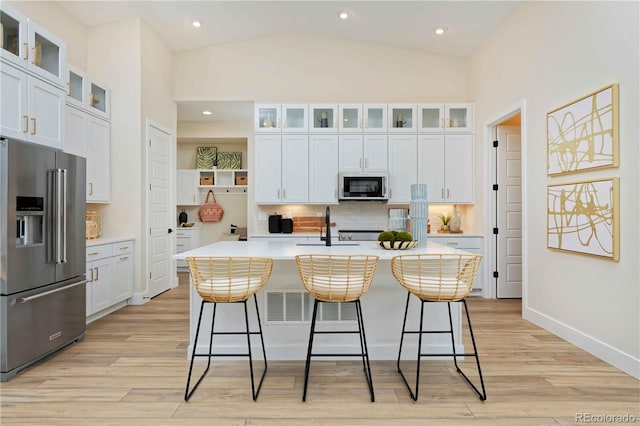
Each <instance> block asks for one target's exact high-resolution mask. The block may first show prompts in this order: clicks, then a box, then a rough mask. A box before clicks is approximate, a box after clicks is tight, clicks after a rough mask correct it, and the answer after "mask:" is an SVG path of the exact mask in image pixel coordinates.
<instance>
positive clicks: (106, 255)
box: [86, 240, 133, 323]
mask: <svg viewBox="0 0 640 426" xmlns="http://www.w3.org/2000/svg"><path fill="white" fill-rule="evenodd" d="M86 256H87V287H86V288H87V304H86V307H87V312H86V314H87V323H89V322H92V321H95V320H97V319H98V318H101V317H103V316H105V315H108V314H110V313H111V312H114V311H116V310H118V309H120V308H121V307H123V306H125V305H126V304H127V302H126V301H127V299H129V298H130V297H131V296H132V295H133V240H124V241H118V242H112V243H105V244H96V245H89V246H87V254H86Z"/></svg>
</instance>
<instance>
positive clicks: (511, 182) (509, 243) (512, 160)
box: [496, 126, 522, 298]
mask: <svg viewBox="0 0 640 426" xmlns="http://www.w3.org/2000/svg"><path fill="white" fill-rule="evenodd" d="M498 141H499V143H498V153H497V175H498V176H497V182H498V191H497V196H498V204H497V205H498V209H497V212H496V214H497V218H496V219H497V227H498V237H497V246H498V253H497V259H498V279H497V288H496V292H497V297H498V298H521V297H522V187H521V179H522V176H521V170H522V168H521V164H520V152H521V133H520V127H517V126H500V127H498Z"/></svg>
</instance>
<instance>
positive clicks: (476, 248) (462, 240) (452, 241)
mask: <svg viewBox="0 0 640 426" xmlns="http://www.w3.org/2000/svg"><path fill="white" fill-rule="evenodd" d="M427 239H429V240H430V241H433V242H435V243H438V244H442V245H444V246H448V247H453V248H456V249H459V250H462V251H468V252H470V253H473V254H483V251H484V250H483V243H482V240H483V238H482V237H479V236H473V237H470V236H469V237H448V236H446V237H445V236H439V235H433V234H429V236H428V237H427ZM484 263H485V259H484V258H483V259H482V261H481V262H480V269H479V270H478V276H477V277H476V282H475V283H474V284H473V292H474V293H479V291H480V290H482V288H483V284H484V269H485V268H484Z"/></svg>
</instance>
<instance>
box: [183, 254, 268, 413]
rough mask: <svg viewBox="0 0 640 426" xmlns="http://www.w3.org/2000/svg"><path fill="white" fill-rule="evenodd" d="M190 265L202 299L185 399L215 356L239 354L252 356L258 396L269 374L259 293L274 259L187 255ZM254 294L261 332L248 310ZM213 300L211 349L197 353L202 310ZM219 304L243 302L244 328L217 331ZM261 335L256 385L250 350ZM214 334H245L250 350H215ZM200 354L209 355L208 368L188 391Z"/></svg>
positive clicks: (250, 366)
mask: <svg viewBox="0 0 640 426" xmlns="http://www.w3.org/2000/svg"><path fill="white" fill-rule="evenodd" d="M186 261H187V265H188V266H189V272H190V274H191V280H192V282H193V285H194V287H195V290H196V292H197V293H198V295H199V296H200V297H201V298H202V302H201V304H200V314H199V316H198V326H197V328H196V336H195V339H194V342H193V350H192V354H191V363H190V365H189V376H188V378H187V386H186V389H185V393H184V399H185V401H188V400H189V398H191V396H192V395H193V392H195V390H196V388H197V387H198V385H199V384H200V382H202V379H203V378H204V376H205V375H206V374H207V371H209V367H210V366H211V358H212V357H216V356H218V357H229V356H240V357H244V356H246V357H248V358H249V370H250V374H251V394H252V396H253V400H254V401H255V400H256V399H257V398H258V394H259V393H260V389H261V388H262V382H263V381H264V377H265V375H266V373H267V354H266V351H265V346H264V338H263V335H262V324H261V323H260V311H259V309H258V300H257V298H256V293H257V292H258V291H259V290H260V289H261V288H262V287H263V286H264V285H265V284H266V282H267V281H268V280H269V278H270V277H271V271H272V269H273V259H271V258H267V257H212V256H201V257H187V258H186ZM251 296H253V300H254V303H255V307H256V317H257V321H258V330H259V331H250V329H249V314H248V309H247V300H248V299H249V298H250V297H251ZM208 303H213V315H212V318H211V335H210V336H209V351H208V352H206V353H198V352H196V348H197V346H198V337H199V334H200V325H201V323H202V313H203V310H204V306H205V304H208ZM218 303H242V304H243V305H244V319H245V330H244V331H225V332H217V331H214V326H215V320H216V308H217V304H218ZM256 334H257V335H259V336H260V341H261V343H262V355H263V359H264V371H263V372H262V377H261V378H260V383H259V384H258V388H257V389H256V388H255V382H254V375H253V355H252V352H251V335H256ZM214 335H246V337H247V349H248V352H247V353H240V354H229V353H214V352H213V336H214ZM197 357H207V358H208V361H207V368H206V369H205V370H204V372H203V373H202V375H201V376H200V378H199V379H198V381H197V382H196V384H195V385H194V386H193V389H191V390H189V386H190V383H191V373H192V371H193V362H194V360H195V359H196V358H197Z"/></svg>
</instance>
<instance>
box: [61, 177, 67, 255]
mask: <svg viewBox="0 0 640 426" xmlns="http://www.w3.org/2000/svg"><path fill="white" fill-rule="evenodd" d="M61 174H62V206H61V209H62V219H61V221H62V234H60V235H62V253H61V254H62V256H61V257H60V261H61V262H62V263H67V189H68V186H67V169H62V170H61Z"/></svg>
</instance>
